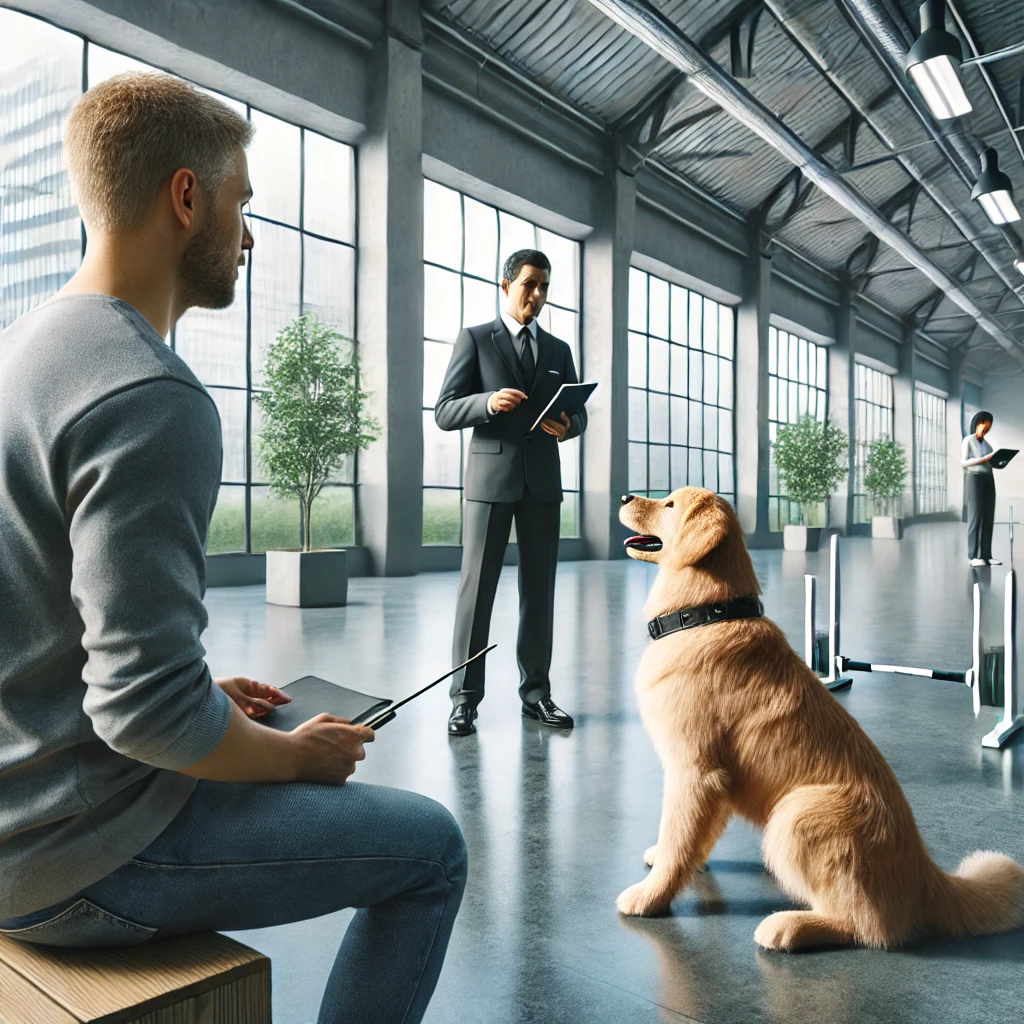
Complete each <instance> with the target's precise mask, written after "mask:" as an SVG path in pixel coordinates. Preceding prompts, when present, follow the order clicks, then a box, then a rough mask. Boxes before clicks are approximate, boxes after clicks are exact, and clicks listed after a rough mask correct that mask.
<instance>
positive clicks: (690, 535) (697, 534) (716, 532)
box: [673, 493, 729, 566]
mask: <svg viewBox="0 0 1024 1024" xmlns="http://www.w3.org/2000/svg"><path fill="white" fill-rule="evenodd" d="M728 533H729V517H728V516H727V515H726V513H725V510H724V509H723V508H722V507H721V505H720V504H719V502H718V499H717V498H716V497H715V495H713V494H711V493H705V494H701V495H699V496H698V497H697V498H695V499H694V500H693V501H692V502H691V503H690V506H689V507H688V508H687V509H686V511H685V512H683V514H682V516H681V517H680V520H679V526H678V528H677V529H676V542H675V544H674V545H673V548H674V554H675V556H676V558H677V559H678V560H679V561H680V562H681V563H682V565H684V566H686V565H696V564H697V563H698V562H699V561H701V560H702V559H704V558H707V556H708V555H710V554H711V552H712V551H714V550H715V548H717V547H718V545H719V544H721V543H722V541H724V540H725V538H726V536H727V535H728Z"/></svg>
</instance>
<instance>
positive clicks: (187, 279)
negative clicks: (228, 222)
mask: <svg viewBox="0 0 1024 1024" xmlns="http://www.w3.org/2000/svg"><path fill="white" fill-rule="evenodd" d="M219 228H220V225H219V224H218V223H217V221H216V219H213V218H211V220H210V221H209V222H208V223H207V225H206V226H205V227H204V228H203V229H202V230H201V231H199V232H198V233H197V234H196V235H195V237H194V238H193V239H192V240H191V241H190V242H189V243H188V245H187V246H186V247H185V251H184V252H183V253H182V256H181V266H180V267H179V269H178V283H177V292H178V301H177V306H178V309H179V310H181V312H182V313H184V311H185V310H186V309H188V308H189V307H190V306H201V307H202V308H204V309H226V308H227V307H228V306H230V305H231V303H232V302H234V300H235V282H236V280H237V278H238V248H237V244H236V243H235V242H234V240H233V239H232V240H231V241H230V242H226V241H225V232H223V231H221V230H219Z"/></svg>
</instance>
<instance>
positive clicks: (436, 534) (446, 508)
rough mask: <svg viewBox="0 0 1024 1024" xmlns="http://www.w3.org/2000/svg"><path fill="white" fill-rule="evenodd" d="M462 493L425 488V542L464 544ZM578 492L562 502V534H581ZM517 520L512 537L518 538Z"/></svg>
mask: <svg viewBox="0 0 1024 1024" xmlns="http://www.w3.org/2000/svg"><path fill="white" fill-rule="evenodd" d="M459 498H460V495H459V492H458V491H455V490H440V489H438V490H425V491H424V492H423V543H424V544H461V543H462V509H461V506H460V500H459ZM578 503H579V496H578V495H576V494H573V493H571V492H566V494H565V499H564V500H563V502H562V508H561V517H560V527H559V536H561V537H578V536H579V525H578V523H577V508H578ZM515 532H516V531H515V524H514V523H513V525H512V531H511V540H513V541H514V540H515Z"/></svg>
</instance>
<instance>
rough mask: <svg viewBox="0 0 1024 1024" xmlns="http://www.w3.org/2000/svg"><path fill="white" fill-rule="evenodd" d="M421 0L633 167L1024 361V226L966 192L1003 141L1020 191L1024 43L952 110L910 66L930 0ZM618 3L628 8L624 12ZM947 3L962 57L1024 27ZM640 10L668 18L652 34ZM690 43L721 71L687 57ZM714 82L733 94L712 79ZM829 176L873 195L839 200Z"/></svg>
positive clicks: (906, 313)
mask: <svg viewBox="0 0 1024 1024" xmlns="http://www.w3.org/2000/svg"><path fill="white" fill-rule="evenodd" d="M424 9H425V10H426V11H428V12H429V13H430V14H432V15H434V16H435V17H436V18H438V19H440V20H442V21H444V22H446V23H447V24H448V25H450V26H451V27H452V28H453V29H455V30H456V31H458V32H459V33H460V34H462V35H463V36H465V37H466V38H467V39H469V40H471V41H472V42H473V43H475V44H476V45H477V46H479V47H481V48H483V49H486V50H487V51H489V52H491V53H493V54H494V55H495V57H496V58H497V59H498V60H500V61H502V62H503V63H504V64H506V65H507V66H510V67H511V68H512V69H514V70H515V71H516V72H518V73H519V74H520V75H521V76H522V77H524V78H528V79H529V80H530V81H532V83H533V84H534V85H535V86H536V87H537V88H538V89H540V90H543V91H544V93H546V94H547V95H549V96H551V97H552V98H553V99H554V100H555V101H557V102H559V103H560V105H569V106H571V107H572V108H574V109H575V110H577V111H579V112H580V114H581V116H584V117H586V118H587V119H588V120H590V121H597V122H599V123H600V124H601V125H603V126H604V127H605V128H606V129H607V131H608V133H609V134H610V136H611V137H612V138H613V139H614V140H616V142H617V143H618V146H617V151H618V154H619V164H620V166H621V167H623V169H624V170H627V171H630V172H635V171H636V169H638V168H639V167H640V166H641V165H642V164H644V163H648V164H653V165H655V166H660V167H663V168H666V169H668V170H669V171H671V172H672V173H673V174H675V175H677V176H680V177H682V178H685V179H687V180H688V181H689V182H691V183H692V184H693V185H695V186H697V187H698V188H699V189H700V190H701V191H703V192H704V193H706V194H708V195H709V196H711V197H713V198H715V199H717V200H719V201H720V202H722V203H724V204H725V205H726V206H728V207H730V208H731V209H732V210H734V211H735V212H736V213H737V214H739V215H741V216H743V217H744V218H745V219H747V220H748V221H750V222H752V223H756V224H758V225H759V226H760V228H761V237H762V241H763V244H764V245H765V246H770V245H771V244H772V242H773V241H774V242H779V243H782V244H784V245H785V246H786V247H787V248H789V249H791V250H793V251H795V252H797V253H799V254H800V255H802V256H803V257H805V258H806V259H807V260H808V261H809V262H811V263H812V264H814V265H815V266H818V267H821V268H823V269H824V270H827V271H828V272H830V273H832V274H834V275H837V276H839V277H840V278H842V279H845V280H849V281H850V283H851V284H852V286H853V287H854V289H855V290H856V291H857V292H859V293H860V294H863V295H865V296H867V297H868V298H870V299H872V300H874V301H875V302H877V303H878V304H879V305H881V306H882V307H884V308H885V309H887V310H889V311H891V312H892V313H894V314H896V315H897V316H899V317H901V318H904V319H909V320H911V321H912V322H913V323H914V324H915V325H916V326H917V328H918V329H919V330H920V331H921V332H922V333H924V334H925V335H926V336H927V337H929V338H930V339H931V340H933V341H935V342H937V343H939V344H940V345H942V346H943V347H946V348H950V349H956V348H967V350H968V356H969V360H970V363H971V364H972V365H974V366H976V367H977V368H978V369H981V370H983V371H986V372H1002V371H1006V370H1009V369H1010V367H1014V368H1017V369H1019V368H1020V366H1021V364H1022V363H1024V275H1022V274H1021V272H1020V271H1019V270H1018V269H1016V268H1015V266H1014V261H1015V260H1022V261H1024V243H1022V241H1021V238H1020V234H1019V232H1018V230H1017V228H1018V227H1019V224H1018V225H1016V226H1014V225H1004V226H1002V227H996V226H995V225H993V224H992V223H991V222H990V221H989V219H988V218H987V217H986V215H985V213H984V212H983V210H982V208H981V206H980V205H979V204H978V203H977V202H975V201H972V199H971V198H970V194H971V189H972V186H973V185H974V182H975V181H976V180H977V178H978V176H979V173H980V169H981V153H982V151H983V150H984V149H986V148H989V147H991V148H994V149H995V150H996V151H997V152H998V156H999V165H1000V168H1001V169H1002V170H1003V171H1004V172H1005V173H1007V174H1008V175H1009V176H1010V179H1011V181H1012V183H1013V186H1014V191H1015V196H1016V199H1017V202H1018V203H1019V204H1024V128H1022V125H1024V111H1022V110H1021V106H1022V103H1024V85H1022V82H1024V46H1022V47H1020V49H1019V51H1018V52H1016V53H1011V54H1010V55H1008V56H1005V57H1003V58H1002V59H1000V60H997V61H992V62H986V63H980V64H965V65H964V66H963V67H962V68H961V71H960V78H961V81H962V82H963V85H964V88H965V89H966V92H967V95H968V97H969V99H970V102H971V105H972V106H973V111H972V112H971V113H970V114H967V115H966V116H964V117H959V118H954V119H951V120H948V121H938V120H935V119H934V118H933V117H932V115H931V114H930V113H929V111H928V108H927V106H926V105H925V103H924V102H923V99H922V97H921V95H920V94H919V93H918V92H917V91H916V89H915V87H914V85H913V84H912V82H911V81H910V79H909V78H908V77H907V75H906V73H905V72H904V70H903V66H904V56H905V54H906V52H907V51H908V50H909V49H910V47H911V46H912V45H913V43H914V41H915V40H916V39H917V37H918V35H919V33H920V14H919V11H918V3H916V2H914V0H909V2H908V0H632V2H625V0H624V2H622V3H617V2H615V0H608V2H606V0H425V2H424ZM616 9H618V11H619V12H620V14H621V12H622V11H625V12H626V13H625V14H624V15H621V16H620V17H619V20H618V21H617V20H613V18H614V16H615V11H616ZM609 11H611V13H612V16H609ZM636 12H639V13H636ZM945 13H946V28H947V30H949V31H951V32H953V33H954V34H955V35H956V36H957V37H958V38H959V39H960V41H961V46H962V50H963V55H964V58H965V59H969V58H971V57H975V56H978V55H988V54H991V53H993V52H994V51H997V50H1000V49H1002V48H1006V47H1008V46H1010V44H1014V43H1024V0H948V3H947V5H946V12H945ZM648 14H649V15H650V17H648V16H647V15H648ZM641 21H644V22H648V23H649V25H650V26H653V27H651V28H649V30H648V32H647V34H646V35H645V33H644V31H641V26H640V22H641ZM652 33H654V35H652ZM652 40H653V41H652ZM662 44H663V45H662ZM687 47H690V48H692V49H689V50H688V49H686V48H687ZM680 49H683V50H686V52H688V53H693V52H695V53H696V54H697V57H698V58H699V60H703V61H706V62H707V64H708V73H704V71H696V70H695V65H694V64H693V62H690V63H687V62H686V61H683V62H682V63H680V61H679V60H677V59H675V58H674V54H676V53H678V52H679V51H680ZM684 69H685V70H684ZM687 72H689V73H687ZM713 80H718V83H719V84H718V89H719V99H720V98H721V96H720V93H721V91H722V90H723V89H728V91H729V98H730V102H729V103H725V102H716V93H715V92H714V90H711V91H710V92H709V88H708V87H707V85H706V83H707V82H712V81H713ZM738 110H739V113H737V111H738ZM780 135H781V136H785V138H786V139H788V140H790V142H791V143H793V144H797V143H798V144H800V147H798V148H801V151H802V152H805V153H806V158H804V157H801V158H800V163H803V164H804V166H803V167H800V166H798V165H797V164H796V163H795V162H794V158H793V157H792V149H793V146H792V145H790V146H789V147H788V148H786V147H783V148H782V149H781V150H780V148H779V145H778V144H777V140H778V138H779V137H780ZM812 165H814V166H812ZM815 166H817V167H818V168H820V173H819V174H818V175H817V176H816V174H815V173H814V167H815ZM823 177H824V178H827V179H828V181H831V182H837V184H836V186H835V188H836V189H840V190H842V191H843V192H844V194H845V193H851V194H855V198H856V199H857V200H858V204H856V205H855V207H851V206H850V205H849V204H848V203H844V202H842V201H841V200H837V198H835V195H836V193H835V191H834V190H830V189H828V188H827V182H826V185H825V186H824V187H823V185H822V179H823ZM827 193H829V194H827ZM861 206H863V207H864V208H865V209H866V210H867V211H868V214H869V216H867V217H865V215H863V211H861V212H860V213H858V212H856V211H857V210H860V207H861ZM873 218H878V219H877V220H875V219H873ZM871 225H874V227H871ZM895 233H898V236H902V239H903V240H905V242H906V243H907V244H906V245H903V244H902V243H901V242H900V239H899V238H898V237H897V235H896V234H895ZM879 236H881V239H882V240H881V241H880V240H879ZM887 238H888V241H887V240H886V239H887ZM894 238H895V239H896V241H897V245H895V246H894V245H893V244H892V242H893V239H894ZM898 249H899V251H897V250H898ZM907 257H909V258H907ZM922 266H924V267H925V268H926V269H925V271H924V272H923V271H922V269H921V268H922ZM1022 266H1024V262H1022ZM928 268H932V269H933V270H934V271H935V272H934V273H932V272H931V270H929V269H928Z"/></svg>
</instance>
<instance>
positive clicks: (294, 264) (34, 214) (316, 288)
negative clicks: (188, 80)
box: [0, 9, 356, 554]
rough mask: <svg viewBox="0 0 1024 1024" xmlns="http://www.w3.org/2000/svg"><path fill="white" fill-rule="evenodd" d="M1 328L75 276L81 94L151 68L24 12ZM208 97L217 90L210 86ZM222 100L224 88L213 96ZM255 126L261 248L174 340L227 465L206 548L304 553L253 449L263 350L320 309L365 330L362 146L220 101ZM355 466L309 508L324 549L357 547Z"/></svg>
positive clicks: (325, 316) (1, 275)
mask: <svg viewBox="0 0 1024 1024" xmlns="http://www.w3.org/2000/svg"><path fill="white" fill-rule="evenodd" d="M0 36H2V37H3V38H4V40H5V42H6V41H8V40H13V41H14V45H12V46H10V47H8V46H5V47H4V48H3V51H2V53H0V120H2V124H0V129H2V130H0V139H2V143H0V144H2V146H3V149H2V150H0V154H2V160H0V328H2V327H3V326H6V325H7V324H8V323H10V322H12V321H13V320H14V319H16V318H17V317H18V316H20V315H21V313H23V312H25V311H26V310H28V309H31V308H32V307H33V306H36V305H38V304H39V303H40V302H42V301H44V300H45V299H46V298H48V297H49V296H50V295H52V294H53V293H54V292H55V291H57V290H58V289H59V288H61V287H62V286H63V284H64V283H65V282H66V281H67V280H68V279H69V278H70V277H71V275H72V274H73V273H74V272H75V270H76V269H77V268H78V265H79V263H80V261H81V252H82V228H81V222H80V221H79V219H78V211H77V209H76V208H75V207H74V205H73V204H72V202H71V198H70V190H69V187H68V182H67V174H66V171H64V169H63V162H62V154H61V136H62V132H63V128H64V123H65V121H66V119H67V115H68V113H69V111H70V109H71V107H72V106H73V105H74V103H75V101H76V100H77V99H78V97H79V96H80V95H81V92H82V83H83V79H84V81H85V87H86V88H91V87H92V86H93V85H96V84H97V83H99V82H101V81H103V80H104V79H106V78H109V77H111V76H112V75H115V74H119V73H120V72H122V71H131V70H144V71H148V70H153V69H152V68H151V67H150V66H149V65H146V64H143V63H141V62H139V61H136V60H133V59H132V58H130V57H126V56H123V55H122V54H118V53H115V52H113V51H111V50H106V49H104V48H103V47H100V46H96V45H95V44H93V43H89V42H87V41H86V40H84V39H83V38H82V37H80V36H77V35H74V34H73V33H70V32H65V31H62V30H60V29H57V28H54V27H53V26H50V25H47V24H45V23H43V22H41V21H38V20H36V19H34V18H31V17H29V16H27V15H23V14H19V13H16V12H13V11H8V10H3V9H0ZM207 91H209V90H207ZM212 95H217V94H212ZM217 98H218V99H220V100H222V101H223V102H225V103H227V104H228V105H229V106H231V107H233V108H234V109H235V110H236V111H237V112H238V113H240V114H241V115H242V116H243V117H249V118H250V119H251V120H252V122H253V124H254V125H255V126H256V134H255V137H254V140H253V143H252V145H251V147H250V149H249V152H248V163H249V176H250V179H251V181H252V184H253V189H254V193H255V194H254V198H253V201H252V204H251V206H252V209H251V211H250V223H251V227H252V233H253V237H254V240H255V249H254V251H253V252H252V254H251V255H250V257H249V258H248V259H247V261H246V267H245V269H244V271H243V272H242V274H241V276H240V277H239V281H238V286H237V288H236V292H235V301H234V303H233V304H232V305H231V307H229V308H228V309H225V310H206V309H192V310H190V311H189V312H188V313H186V314H185V316H183V317H182V318H181V320H179V321H178V323H177V325H176V326H175V328H174V330H173V331H172V333H171V336H170V338H169V339H168V342H169V344H170V345H171V346H172V348H174V350H175V351H176V352H177V353H178V354H179V355H180V356H181V357H182V358H183V359H184V360H185V361H186V362H187V363H188V364H189V366H190V367H191V368H192V370H193V372H194V373H195V374H196V376H197V377H198V378H199V379H200V381H201V382H202V383H203V384H204V385H205V386H206V388H207V390H208V391H209V393H210V395H211V396H212V398H213V400H214V402H215V403H216V405H217V409H218V411H219V413H220V418H221V431H222V438H223V445H224V464H223V475H222V482H221V488H220V492H219V495H218V499H217V507H216V510H215V512H214V515H213V520H212V522H211V524H210V534H209V538H208V541H207V553H208V554H218V553H223V552H245V551H250V552H262V551H265V550H267V548H287V547H297V546H298V545H299V543H300V536H301V525H300V524H301V512H300V506H299V502H298V499H295V500H290V501H283V500H279V499H271V498H270V496H269V488H268V486H267V481H266V480H265V479H264V478H263V476H262V475H261V472H260V469H259V466H258V463H257V460H256V459H255V457H254V454H253V442H254V440H255V438H256V436H257V435H258V432H259V411H258V408H257V407H256V405H255V404H254V402H253V400H252V399H253V395H254V394H255V393H257V392H258V390H259V387H260V384H261V382H262V367H263V363H264V359H265V356H266V351H267V346H268V345H269V344H270V342H272V341H273V340H274V337H275V336H276V333H277V331H278V330H279V329H280V328H281V327H283V326H284V325H285V324H286V323H287V322H288V321H289V320H291V319H292V318H294V317H296V316H299V315H300V314H301V313H305V312H315V313H316V314H317V315H318V316H319V317H320V318H321V319H322V320H324V321H326V322H327V323H329V324H330V325H331V326H332V327H334V328H335V330H337V331H338V333H339V334H341V335H342V336H344V337H346V338H349V339H351V338H352V336H353V332H354V327H355V242H356V238H355V172H354V165H355V154H354V151H353V149H352V147H350V146H347V145H345V144H343V143H340V142H336V141H335V140H333V139H328V138H326V137H325V136H323V135H319V134H317V133H315V132H312V131H308V130H306V129H304V128H301V127H298V126H296V125H292V124H289V123H287V122H285V121H281V120H279V119H277V118H275V117H271V116H270V115H268V114H264V113H261V112H260V111H258V110H254V109H253V108H251V107H248V106H247V105H246V104H244V103H241V102H238V101H236V100H232V99H229V98H227V97H224V96H217ZM355 481H356V467H355V462H354V460H349V462H348V464H347V465H346V466H344V467H343V468H342V470H341V471H340V472H339V473H338V474H337V475H336V479H334V480H332V481H330V482H329V483H328V485H327V486H325V487H324V489H323V490H322V491H321V493H320V495H319V497H318V498H317V500H316V502H315V503H314V505H313V519H312V535H313V542H314V544H316V545H317V546H318V547H335V546H341V545H344V544H352V543H354V542H355V535H356V500H355V495H356V483H355Z"/></svg>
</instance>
